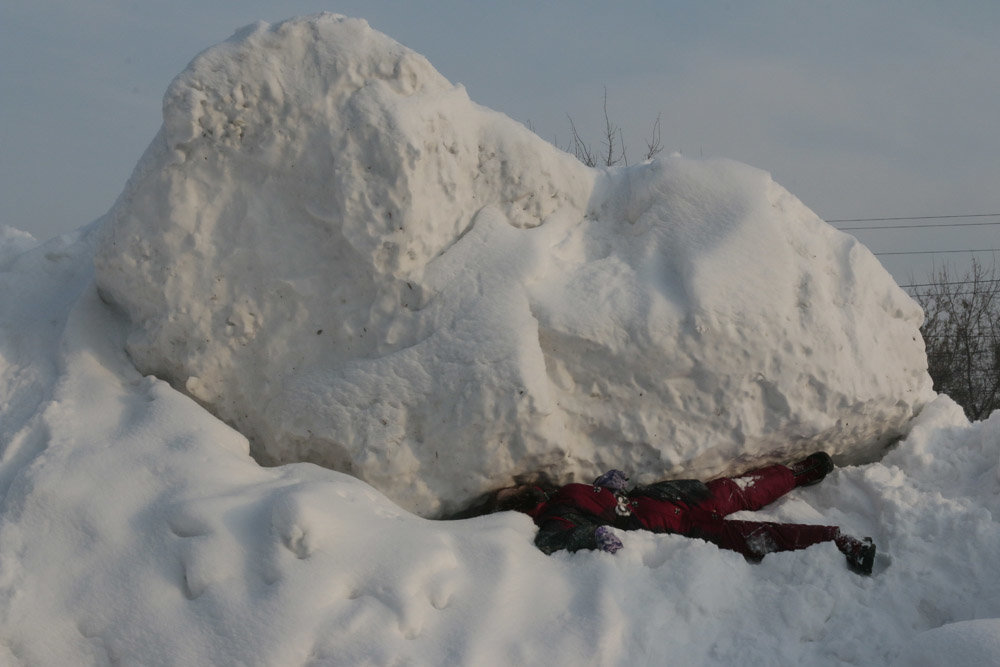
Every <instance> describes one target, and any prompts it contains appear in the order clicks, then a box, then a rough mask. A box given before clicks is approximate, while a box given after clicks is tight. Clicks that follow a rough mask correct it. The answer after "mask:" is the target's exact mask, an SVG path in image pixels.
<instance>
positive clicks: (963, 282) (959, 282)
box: [900, 278, 1000, 287]
mask: <svg viewBox="0 0 1000 667" xmlns="http://www.w3.org/2000/svg"><path fill="white" fill-rule="evenodd" d="M975 282H979V283H980V284H983V283H997V282H1000V278H990V279H989V280H979V281H976V280H952V281H948V282H943V283H910V284H909V285H900V287H937V286H938V285H971V284H973V283H975Z"/></svg>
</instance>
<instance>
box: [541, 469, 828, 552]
mask: <svg viewBox="0 0 1000 667" xmlns="http://www.w3.org/2000/svg"><path fill="white" fill-rule="evenodd" d="M704 487H705V488H707V494H704V495H707V497H704V498H702V499H697V500H690V501H686V500H659V499H657V498H653V497H649V496H646V495H640V493H641V489H634V490H633V491H631V492H628V493H618V494H616V493H615V492H613V491H611V490H609V489H607V488H605V487H597V486H593V485H589V484H568V485H566V486H564V487H562V488H560V489H559V490H558V491H556V493H555V494H554V495H553V496H552V497H551V498H549V499H548V500H547V501H545V502H543V503H541V504H540V505H538V507H536V508H535V509H534V510H532V511H531V512H529V514H530V515H531V516H532V518H534V520H535V523H536V524H537V525H538V526H539V528H540V531H539V535H538V538H537V539H536V543H537V544H538V545H539V547H540V548H542V549H543V550H545V551H547V552H551V551H556V550H558V549H560V548H566V549H570V550H575V549H580V548H594V547H595V546H596V544H590V543H589V542H590V540H591V538H590V537H589V536H590V535H592V534H593V529H594V528H596V527H597V526H600V525H612V526H616V527H618V528H622V529H625V530H634V529H645V530H650V531H653V532H656V533H677V534H680V535H686V536H689V537H699V538H701V539H704V540H707V541H709V542H712V543H713V544H715V545H717V546H719V547H721V548H723V549H731V550H732V551H738V552H739V553H741V554H743V555H744V556H746V557H747V558H748V559H751V560H759V559H760V558H763V556H764V554H767V553H770V552H772V551H790V550H793V549H804V548H805V547H808V546H810V545H813V544H817V543H819V542H828V541H832V540H835V539H836V538H837V537H838V536H840V529H839V528H837V527H836V526H818V525H807V524H790V523H774V522H770V521H738V520H727V519H725V517H726V516H728V515H730V514H732V513H734V512H738V511H740V510H758V509H760V508H762V507H764V506H765V505H767V504H768V503H771V502H773V501H774V500H776V499H778V498H780V497H781V496H783V495H785V494H786V493H788V492H789V491H791V490H792V489H794V488H795V487H796V483H795V477H794V475H793V473H792V471H791V469H789V468H787V467H785V466H783V465H773V466H768V467H766V468H761V469H759V470H754V471H751V472H749V473H746V474H745V475H742V476H740V477H736V478H732V479H730V478H721V479H716V480H714V481H711V482H708V483H707V484H706V485H704Z"/></svg>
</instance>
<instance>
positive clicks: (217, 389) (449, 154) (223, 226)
mask: <svg viewBox="0 0 1000 667" xmlns="http://www.w3.org/2000/svg"><path fill="white" fill-rule="evenodd" d="M105 232H106V235H105V237H104V239H103V241H102V243H101V246H100V248H99V251H98V253H97V259H96V266H97V282H98V285H99V287H100V289H101V292H102V295H103V296H104V297H105V298H106V299H108V300H109V301H110V302H113V303H115V304H117V305H118V306H120V307H121V308H122V309H123V310H124V311H125V312H126V313H127V315H128V317H129V318H130V320H131V323H132V325H131V328H130V330H129V334H128V341H127V348H128V352H129V354H130V356H131V358H132V359H133V361H134V362H135V363H136V365H137V366H138V367H139V368H140V369H141V370H142V371H143V372H144V373H155V374H156V375H158V376H160V377H162V378H166V379H168V380H169V381H170V382H171V384H173V385H174V386H175V387H177V388H179V389H181V390H183V391H184V392H186V393H187V394H189V395H190V396H192V397H193V398H195V399H196V400H197V401H198V402H200V403H201V404H202V405H204V406H207V407H208V408H209V409H210V410H212V411H213V412H214V413H215V414H216V415H218V416H219V417H221V418H222V419H223V420H225V421H226V422H228V423H230V424H232V425H234V426H235V427H237V428H238V429H239V430H240V432H242V433H244V434H246V435H247V436H248V437H249V438H250V441H251V443H252V446H253V450H254V454H255V456H256V457H257V458H258V460H260V461H262V462H264V463H268V464H276V463H284V462H289V461H311V462H316V463H319V464H322V465H324V466H328V467H331V468H334V469H337V470H341V471H345V472H349V473H350V474H352V475H354V476H357V477H359V478H361V479H363V480H366V481H368V482H370V483H371V484H373V485H374V486H375V487H377V488H378V489H380V490H381V491H383V492H384V493H386V494H387V495H388V496H389V497H390V498H391V499H392V500H393V501H395V502H397V503H399V504H401V505H402V506H403V507H406V508H408V509H411V510H414V511H416V512H418V513H420V514H423V515H425V516H430V515H434V514H438V513H442V512H447V511H449V510H453V509H455V508H457V507H458V506H460V505H462V504H463V503H465V502H467V501H468V500H470V499H471V498H473V497H475V496H476V495H477V494H479V493H482V492H484V491H487V490H489V489H493V488H497V487H499V486H503V485H506V484H508V483H510V482H511V481H512V480H513V479H515V478H516V477H518V476H525V475H528V476H530V475H534V474H540V473H543V474H547V475H549V476H550V477H552V478H554V479H556V480H559V481H568V480H570V479H588V478H592V477H593V476H594V475H596V474H597V473H598V472H600V471H603V470H604V469H607V468H609V467H618V468H624V469H627V470H630V471H632V472H633V474H634V477H635V478H636V479H638V480H639V481H647V480H649V479H652V478H662V477H663V476H664V475H667V474H672V475H679V474H689V475H699V476H710V475H714V474H718V473H724V472H729V471H734V469H736V468H739V467H745V466H747V465H748V464H749V463H750V462H751V461H761V460H764V459H769V458H779V457H782V458H784V457H790V456H794V455H797V454H799V453H802V452H805V451H807V450H812V449H815V448H817V447H819V446H822V447H824V448H826V449H828V450H830V451H832V452H833V453H835V454H841V455H843V456H842V457H841V460H847V459H854V460H857V459H859V458H861V457H865V456H870V455H872V454H873V452H877V451H880V448H881V447H882V445H884V444H885V443H886V442H887V441H888V440H891V439H892V438H894V437H896V436H898V435H899V434H900V433H902V432H904V431H905V428H906V424H907V422H908V421H909V420H910V419H911V418H912V417H913V415H914V414H915V413H916V412H917V411H918V410H919V409H920V407H921V406H922V405H923V403H924V402H926V401H927V400H928V399H929V397H930V380H929V378H928V376H927V374H926V372H925V368H926V360H925V357H924V352H923V343H922V341H921V339H920V336H919V333H918V325H919V323H920V319H921V313H920V311H919V309H918V307H917V306H916V305H915V304H914V303H913V302H912V301H911V300H910V299H909V298H908V297H907V296H906V295H905V294H904V293H903V292H902V291H901V290H900V289H899V288H898V287H897V286H896V285H895V284H894V282H893V281H892V279H891V277H890V276H889V274H888V273H886V272H885V271H884V270H883V269H882V267H881V266H880V265H879V264H878V262H877V261H876V260H875V258H874V257H873V256H872V255H871V253H869V252H868V251H867V250H866V249H865V248H864V247H862V246H861V245H860V244H858V243H857V241H855V240H854V239H853V238H852V237H849V236H846V235H844V234H842V233H839V232H837V231H835V230H833V229H832V228H830V227H829V226H827V225H825V224H824V223H823V222H822V221H820V220H819V219H818V218H817V217H816V216H815V215H814V214H813V213H811V212H810V211H809V210H808V209H806V208H805V207H804V206H803V205H802V204H801V203H800V202H799V201H798V200H796V199H795V198H794V197H792V196H791V195H790V194H788V193H787V192H786V191H785V190H784V189H783V188H781V187H780V186H778V185H776V184H775V183H774V182H773V181H772V180H771V179H770V178H769V176H768V175H767V174H765V173H763V172H761V171H758V170H756V169H752V168H750V167H746V166H743V165H740V164H736V163H732V162H727V161H704V162H703V161H692V160H687V159H684V158H682V157H680V156H674V157H671V158H668V159H665V160H659V161H655V162H652V163H650V164H643V165H637V166H633V167H629V168H625V169H618V170H610V171H596V170H591V169H588V168H586V167H584V166H583V165H581V164H579V163H578V162H577V161H575V160H574V159H573V158H571V157H570V156H568V155H566V154H564V153H562V152H560V151H558V150H556V149H555V148H553V147H552V146H550V145H549V144H547V143H545V142H544V141H542V140H540V139H539V138H537V137H536V136H534V135H533V134H532V133H530V132H529V131H527V130H526V129H525V128H523V127H521V126H520V125H518V124H516V123H514V122H513V121H511V120H510V119H508V118H506V117H504V116H502V115H500V114H497V113H495V112H492V111H489V110H487V109H484V108H482V107H479V106H477V105H475V104H473V103H472V102H470V101H469V99H468V97H467V96H466V94H465V91H464V90H463V89H462V88H461V87H460V86H453V85H452V84H450V83H449V82H448V81H446V80H445V79H444V78H443V77H442V76H441V75H440V74H439V73H437V72H436V71H435V70H434V69H433V68H432V67H431V66H430V64H429V63H428V62H427V61H426V60H425V59H424V58H423V57H421V56H419V55H417V54H415V53H413V52H412V51H410V50H408V49H406V48H405V47H403V46H400V45H399V44H397V43H396V42H394V41H392V40H391V39H389V38H387V37H385V36H384V35H381V34H379V33H377V32H375V31H373V30H371V29H370V28H369V27H368V26H367V24H365V23H364V22H363V21H357V20H348V19H343V18H341V17H336V16H332V15H319V16H315V17H310V18H307V19H301V20H293V21H288V22H285V23H280V24H277V25H273V26H270V25H265V24H258V25H255V26H251V27H249V28H247V29H245V30H243V31H241V32H239V33H237V34H236V35H235V36H234V37H233V38H232V39H230V40H229V41H228V42H226V43H223V44H221V45H219V46H216V47H213V48H212V49H209V50H208V51H206V52H205V53H203V54H202V55H200V56H199V57H198V58H196V59H195V60H194V61H193V62H192V63H191V65H190V66H189V67H188V69H187V70H186V71H185V72H183V73H182V74H181V75H180V76H179V77H178V78H177V79H176V80H175V81H174V82H173V83H172V84H171V86H170V88H169V90H168V91H167V94H166V97H165V99H164V124H163V128H162V130H161V131H160V133H159V135H158V136H157V138H156V139H155V140H154V142H153V143H152V145H151V146H150V148H149V149H148V151H147V153H146V155H145V156H144V157H143V159H142V161H141V162H140V164H139V166H138V167H137V169H136V172H135V174H134V175H133V177H132V179H131V181H130V183H129V185H128V187H127V189H126V191H125V193H124V194H123V196H122V197H121V199H120V200H119V201H118V203H117V204H116V205H115V207H114V208H113V209H112V211H111V213H110V214H109V219H108V221H107V224H106V230H105Z"/></svg>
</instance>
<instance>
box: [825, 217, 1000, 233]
mask: <svg viewBox="0 0 1000 667" xmlns="http://www.w3.org/2000/svg"><path fill="white" fill-rule="evenodd" d="M829 222H839V221H837V220H831V221H829ZM995 225H1000V220H998V221H997V222H940V223H935V224H930V225H874V226H870V227H837V229H839V230H840V231H842V232H846V231H854V230H864V231H868V230H874V229H933V228H934V227H989V226H995Z"/></svg>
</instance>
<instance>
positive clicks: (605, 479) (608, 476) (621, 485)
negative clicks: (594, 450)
mask: <svg viewBox="0 0 1000 667" xmlns="http://www.w3.org/2000/svg"><path fill="white" fill-rule="evenodd" d="M627 485H628V476H627V475H626V474H625V473H623V472H622V471H621V470H609V471H607V472H606V473H604V474H603V475H601V476H600V477H598V478H597V479H595V480H594V490H595V491H596V490H597V489H599V488H600V487H602V486H603V487H604V488H605V489H609V490H611V491H615V492H621V491H624V490H625V487H626V486H627Z"/></svg>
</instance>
